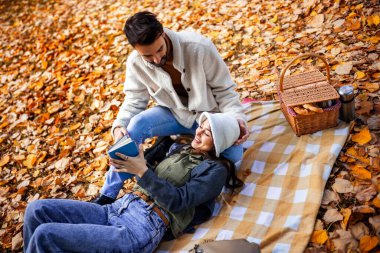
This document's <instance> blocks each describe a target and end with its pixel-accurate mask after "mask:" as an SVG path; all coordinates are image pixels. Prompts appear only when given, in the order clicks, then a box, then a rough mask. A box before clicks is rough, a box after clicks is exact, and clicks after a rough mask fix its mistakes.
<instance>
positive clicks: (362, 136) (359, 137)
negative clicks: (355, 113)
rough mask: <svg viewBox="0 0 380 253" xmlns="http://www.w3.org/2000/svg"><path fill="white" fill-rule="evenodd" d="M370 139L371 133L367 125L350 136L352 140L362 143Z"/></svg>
mask: <svg viewBox="0 0 380 253" xmlns="http://www.w3.org/2000/svg"><path fill="white" fill-rule="evenodd" d="M371 139H372V137H371V133H370V132H369V130H368V127H365V128H363V129H362V130H361V131H360V132H359V133H356V134H354V135H353V136H352V141H354V142H357V143H359V144H360V145H364V144H366V143H368V142H369V141H370V140H371Z"/></svg>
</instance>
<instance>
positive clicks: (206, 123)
mask: <svg viewBox="0 0 380 253" xmlns="http://www.w3.org/2000/svg"><path fill="white" fill-rule="evenodd" d="M199 125H200V126H199V127H198V129H197V130H196V135H195V137H194V139H193V141H192V142H191V146H183V147H180V148H175V147H173V148H172V149H171V151H170V153H171V154H170V155H169V156H168V157H167V158H165V159H164V160H163V161H162V162H160V163H159V164H158V165H157V166H156V167H155V170H154V171H153V170H152V169H149V168H148V166H147V165H146V162H145V159H144V157H143V152H142V149H141V147H140V154H139V156H138V157H127V156H124V155H122V154H119V157H120V158H121V159H120V160H115V159H111V164H112V165H113V166H115V167H116V168H117V171H119V172H129V173H133V174H135V175H136V176H137V184H136V186H135V187H134V189H133V192H131V193H128V194H126V195H125V196H123V197H122V198H120V199H118V200H117V201H115V202H114V203H112V204H110V205H105V206H100V205H97V204H94V203H88V202H81V201H75V200H65V199H47V200H37V201H34V202H32V203H30V204H29V205H28V207H27V209H26V212H25V217H24V251H25V252H152V251H153V250H154V249H155V248H156V247H157V245H158V244H159V243H160V241H161V239H162V238H163V236H164V235H165V233H166V231H167V230H168V231H169V232H170V233H171V234H172V235H173V236H174V237H178V236H180V235H181V234H182V233H183V232H184V231H187V230H188V229H191V227H192V226H193V225H197V224H200V223H201V222H204V221H205V220H207V219H208V218H209V217H210V216H211V214H212V210H213V207H214V204H215V203H214V201H215V198H216V197H217V196H218V195H219V194H220V192H221V190H222V188H223V186H224V185H226V186H227V187H231V188H234V187H235V186H238V185H239V184H240V185H241V183H242V182H241V181H240V180H238V179H237V178H236V176H235V170H234V166H233V164H232V163H230V162H228V160H225V159H223V158H219V155H220V153H221V152H223V150H225V149H226V148H228V147H229V146H231V145H233V143H234V142H235V141H236V140H237V139H238V137H239V133H240V130H239V124H238V122H237V120H236V119H235V118H233V117H231V116H229V115H228V114H223V113H217V114H209V113H203V114H202V115H201V117H200V124H199ZM231 179H232V180H231ZM231 181H232V185H231V183H230V182H231Z"/></svg>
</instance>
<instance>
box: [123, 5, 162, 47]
mask: <svg viewBox="0 0 380 253" xmlns="http://www.w3.org/2000/svg"><path fill="white" fill-rule="evenodd" d="M163 32H164V28H163V27H162V24H161V23H160V22H159V21H158V20H157V18H156V15H154V14H153V13H151V12H149V11H142V12H138V13H136V14H135V15H133V16H132V17H130V18H128V20H127V21H126V22H125V25H124V33H125V35H126V36H127V39H128V41H129V43H130V44H131V45H132V46H133V47H135V46H136V45H137V44H139V45H150V44H152V43H153V42H154V41H155V40H156V39H157V38H158V37H159V36H160V35H161V34H162V33H163Z"/></svg>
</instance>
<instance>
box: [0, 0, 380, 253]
mask: <svg viewBox="0 0 380 253" xmlns="http://www.w3.org/2000/svg"><path fill="white" fill-rule="evenodd" d="M143 9H147V10H150V11H152V12H155V13H157V14H158V17H159V19H160V20H162V21H163V23H164V25H165V26H166V27H168V28H171V29H173V30H182V29H186V28H190V29H193V30H195V31H198V32H200V33H202V34H204V35H205V36H207V37H209V38H211V39H212V40H213V41H214V43H215V44H216V45H217V47H218V49H219V51H220V53H221V54H222V56H223V58H224V59H225V61H226V63H227V65H228V66H229V68H230V70H231V72H232V75H233V78H234V80H235V81H236V83H237V84H238V91H239V92H240V94H241V98H242V99H245V98H253V99H258V100H271V99H276V98H277V96H276V89H275V80H276V78H277V74H278V70H279V69H281V68H283V67H284V64H285V63H286V62H288V61H289V60H290V59H291V58H293V57H295V56H297V55H299V54H301V53H304V52H316V53H321V54H324V55H325V57H326V58H327V60H328V61H329V64H330V67H331V68H332V78H333V79H334V84H335V85H337V86H340V85H344V84H352V85H354V86H355V88H356V93H357V97H356V101H355V102H356V110H357V114H358V119H357V120H356V121H355V123H354V124H353V125H352V129H351V132H350V136H349V138H348V140H347V143H346V146H345V147H344V149H343V150H342V152H341V154H340V156H339V158H338V160H337V162H336V164H335V166H334V168H333V172H332V174H331V176H330V179H329V181H328V184H327V186H326V191H325V196H324V199H323V200H322V205H321V208H320V212H319V214H318V217H317V218H318V219H317V220H316V226H315V232H314V234H313V236H312V237H311V241H310V243H309V247H308V249H307V251H308V252H309V251H310V252H318V251H334V250H336V251H341V252H344V251H349V250H351V252H356V251H361V252H365V251H378V250H380V247H379V245H378V236H379V234H380V216H379V208H380V194H379V192H380V176H379V170H380V161H379V147H380V146H379V143H380V137H379V131H380V126H379V125H380V115H379V114H380V113H379V112H380V95H379V79H380V60H379V54H380V52H379V51H380V46H379V41H380V31H379V28H380V25H379V23H380V17H379V12H380V11H379V10H380V7H379V3H378V1H377V0H366V1H355V0H354V1H343V0H342V1H340V0H334V1H330V0H311V1H299V0H298V1H287V0H281V1H258V0H253V1H245V0H238V1H225V0H218V1H175V0H171V1H155V0H141V1H127V0H114V1H107V0H96V1H95V0H81V1H78V0H73V1H63V0H60V1H52V0H30V1H28V0H20V1H6V0H2V1H0V31H1V32H0V63H1V65H0V112H1V113H0V220H1V227H0V251H1V252H3V251H12V250H13V251H21V250H22V236H21V230H22V224H23V223H22V222H23V212H24V210H25V207H26V205H27V203H28V202H30V201H31V200H34V199H38V198H50V197H54V198H72V199H80V200H85V201H87V200H90V199H91V198H92V197H93V196H94V195H95V194H97V192H98V190H99V187H100V186H101V185H102V180H103V175H104V173H105V171H106V169H107V166H108V165H107V163H108V160H107V157H106V152H105V150H106V148H107V146H108V145H109V144H110V143H111V142H112V140H111V136H110V134H109V129H110V126H111V124H112V121H113V120H114V119H115V117H116V114H117V110H118V107H119V105H120V103H121V102H122V100H123V94H122V92H121V90H122V84H123V79H124V70H125V69H124V68H125V67H124V63H125V60H126V57H127V55H128V54H129V53H130V52H131V50H132V49H131V47H130V46H129V45H128V43H127V41H126V39H125V37H124V35H123V34H122V26H123V23H124V21H125V19H126V18H127V17H128V16H130V15H131V14H132V13H134V12H136V11H139V10H143ZM306 63H307V64H309V63H310V64H311V65H312V64H314V63H313V62H311V61H306ZM318 65H320V63H318ZM320 66H322V65H320ZM303 68H304V67H303V65H302V66H299V67H298V69H296V71H302V70H303Z"/></svg>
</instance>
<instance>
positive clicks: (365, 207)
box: [352, 205, 375, 213]
mask: <svg viewBox="0 0 380 253" xmlns="http://www.w3.org/2000/svg"><path fill="white" fill-rule="evenodd" d="M352 211H353V212H355V213H375V209H374V208H373V207H370V206H368V205H362V206H354V207H353V208H352Z"/></svg>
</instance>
